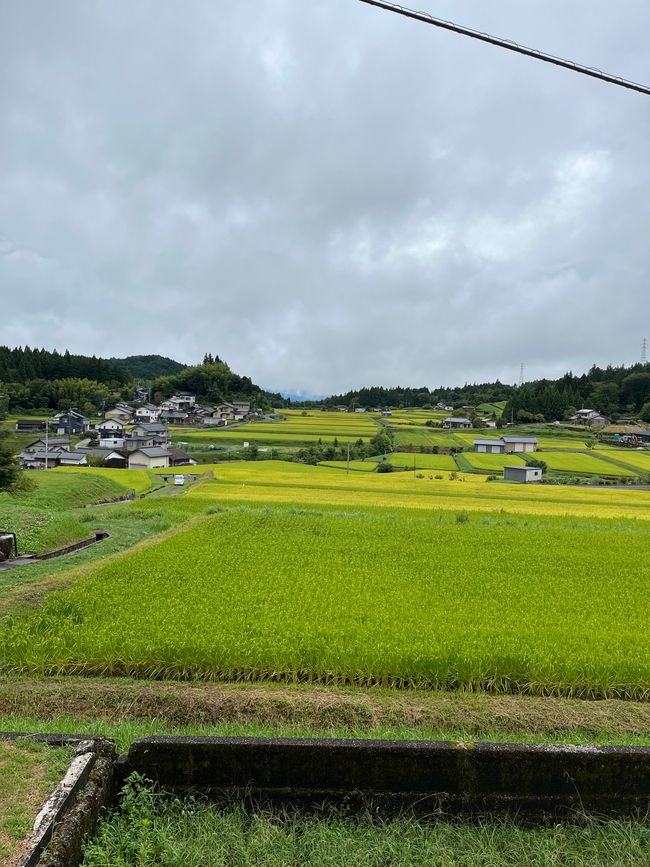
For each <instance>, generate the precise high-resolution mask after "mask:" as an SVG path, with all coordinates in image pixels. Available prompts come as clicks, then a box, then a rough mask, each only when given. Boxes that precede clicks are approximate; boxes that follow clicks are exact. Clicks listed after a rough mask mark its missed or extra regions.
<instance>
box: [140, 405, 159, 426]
mask: <svg viewBox="0 0 650 867" xmlns="http://www.w3.org/2000/svg"><path fill="white" fill-rule="evenodd" d="M160 412H161V410H160V409H159V408H158V407H157V406H154V405H153V404H152V403H145V405H144V406H139V407H138V408H137V409H136V410H135V412H134V413H133V420H134V421H135V422H136V423H137V422H139V421H140V422H156V421H158V419H159V418H160Z"/></svg>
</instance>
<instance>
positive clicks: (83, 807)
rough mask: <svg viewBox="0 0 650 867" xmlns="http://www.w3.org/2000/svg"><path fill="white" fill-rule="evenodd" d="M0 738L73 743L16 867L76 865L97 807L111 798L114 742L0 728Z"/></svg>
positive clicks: (104, 805)
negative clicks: (64, 769) (62, 773)
mask: <svg viewBox="0 0 650 867" xmlns="http://www.w3.org/2000/svg"><path fill="white" fill-rule="evenodd" d="M0 738H4V739H10V740H15V739H18V738H28V739H30V740H38V741H41V742H45V743H48V744H49V745H50V746H52V747H64V746H74V747H75V752H74V754H73V756H72V760H71V762H70V765H69V767H68V770H67V772H66V774H65V776H64V778H63V779H62V780H61V781H60V782H59V783H58V784H57V786H56V787H55V789H54V791H53V792H51V793H50V795H49V797H48V799H47V801H46V802H45V804H44V805H43V807H42V808H41V810H40V812H39V814H38V816H37V817H36V819H35V821H34V826H33V829H32V833H31V835H30V837H29V839H28V841H27V847H26V852H25V854H24V855H23V857H22V858H21V860H20V861H19V867H77V865H78V864H79V863H80V862H81V850H82V846H83V843H84V841H85V840H86V839H87V838H88V837H91V836H92V835H93V834H94V833H95V830H96V828H97V823H98V821H99V817H100V815H101V813H102V811H103V810H104V809H106V808H108V807H110V805H111V804H112V803H113V802H114V799H115V789H114V785H113V782H114V769H115V745H114V744H113V742H112V741H108V740H105V739H103V738H88V737H85V736H83V735H79V736H76V735H73V736H68V735H58V734H52V735H25V734H21V733H20V732H0Z"/></svg>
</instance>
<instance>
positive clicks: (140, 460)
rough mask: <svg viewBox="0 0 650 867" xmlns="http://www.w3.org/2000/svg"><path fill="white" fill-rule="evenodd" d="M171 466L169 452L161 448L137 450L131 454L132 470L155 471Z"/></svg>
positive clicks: (129, 464)
mask: <svg viewBox="0 0 650 867" xmlns="http://www.w3.org/2000/svg"><path fill="white" fill-rule="evenodd" d="M168 466H169V452H168V451H167V449H165V448H162V447H161V446H153V447H151V448H142V449H135V450H134V451H132V452H129V456H128V467H129V469H130V470H153V469H156V468H157V467H168Z"/></svg>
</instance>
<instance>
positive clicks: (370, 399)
mask: <svg viewBox="0 0 650 867" xmlns="http://www.w3.org/2000/svg"><path fill="white" fill-rule="evenodd" d="M514 390H515V389H514V387H513V386H511V385H504V384H503V383H501V382H499V381H498V380H497V382H488V383H483V384H481V385H463V386H459V387H458V388H437V389H432V390H430V389H429V388H427V387H426V386H423V387H422V388H402V387H401V386H399V385H398V386H395V388H383V387H381V386H375V387H373V388H361V389H359V390H358V391H348V392H347V393H346V394H335V395H332V397H327V398H325V400H324V401H322V404H323V406H326V407H333V406H339V405H340V406H363V407H366V408H371V407H384V406H391V407H404V406H432V405H434V404H436V403H438V402H439V401H440V402H442V403H444V404H449V405H450V406H458V405H461V404H467V405H469V406H478V404H479V403H494V402H496V401H501V400H508V398H509V397H510V395H511V394H512V393H513V391H514Z"/></svg>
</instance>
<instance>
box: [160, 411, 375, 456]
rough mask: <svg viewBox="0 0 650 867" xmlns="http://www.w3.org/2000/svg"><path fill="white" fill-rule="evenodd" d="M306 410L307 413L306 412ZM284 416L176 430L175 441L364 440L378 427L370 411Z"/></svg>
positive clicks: (296, 443)
mask: <svg viewBox="0 0 650 867" xmlns="http://www.w3.org/2000/svg"><path fill="white" fill-rule="evenodd" d="M303 412H307V414H306V415H303ZM282 415H283V419H282V420H281V421H275V422H254V423H249V424H241V425H229V426H228V427H225V428H214V429H203V428H199V429H196V428H192V429H186V430H181V431H176V432H175V434H174V440H175V441H185V442H189V443H191V444H200V443H206V444H214V445H219V444H238V445H241V443H242V442H255V443H258V444H261V443H264V444H269V445H276V446H279V447H282V446H287V447H296V446H300V445H304V444H307V445H308V444H310V443H316V442H318V441H319V440H320V441H321V442H323V443H331V442H334V440H338V441H339V442H341V443H344V442H351V443H352V442H356V441H357V440H359V439H361V440H363V441H364V442H365V441H367V440H369V439H370V438H372V437H373V436H375V434H376V433H377V432H378V430H379V428H378V426H377V424H376V423H375V421H374V420H373V419H372V418H371V417H370V415H369V414H365V413H358V414H357V413H337V412H323V411H319V410H309V411H306V410H303V411H300V410H283V413H282Z"/></svg>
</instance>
